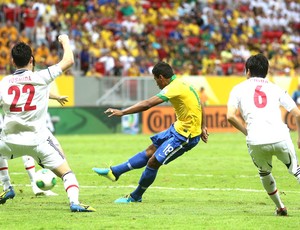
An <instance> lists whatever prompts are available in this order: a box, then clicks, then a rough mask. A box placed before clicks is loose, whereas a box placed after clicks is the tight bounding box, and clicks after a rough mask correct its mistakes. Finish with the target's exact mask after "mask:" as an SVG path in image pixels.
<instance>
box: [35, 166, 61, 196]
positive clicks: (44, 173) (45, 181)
mask: <svg viewBox="0 0 300 230" xmlns="http://www.w3.org/2000/svg"><path fill="white" fill-rule="evenodd" d="M35 183H36V186H38V187H39V188H40V189H42V190H44V191H47V190H50V189H52V188H53V187H54V186H55V185H56V175H55V174H54V173H53V172H52V171H51V170H50V169H40V170H38V171H37V172H36V173H35Z"/></svg>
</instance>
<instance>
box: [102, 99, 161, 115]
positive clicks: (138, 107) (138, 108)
mask: <svg viewBox="0 0 300 230" xmlns="http://www.w3.org/2000/svg"><path fill="white" fill-rule="evenodd" d="M162 102H164V101H163V100H162V99H161V98H159V97H158V96H153V97H151V98H149V99H147V100H144V101H140V102H138V103H136V104H134V105H132V106H130V107H128V108H126V109H123V110H119V109H114V108H108V109H107V110H106V111H104V113H105V114H108V117H112V116H123V115H126V114H133V113H139V112H142V111H145V110H147V109H150V108H151V107H153V106H156V105H158V104H161V103H162Z"/></svg>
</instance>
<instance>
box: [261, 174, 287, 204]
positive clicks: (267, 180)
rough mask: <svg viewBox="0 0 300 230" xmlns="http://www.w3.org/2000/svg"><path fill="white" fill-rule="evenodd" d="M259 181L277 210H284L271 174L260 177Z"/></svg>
mask: <svg viewBox="0 0 300 230" xmlns="http://www.w3.org/2000/svg"><path fill="white" fill-rule="evenodd" d="M260 180H261V182H262V184H263V186H264V188H265V190H266V191H267V193H268V195H269V196H270V198H271V199H272V200H273V202H274V203H275V205H276V207H277V208H284V204H283V203H282V201H281V199H280V196H279V193H278V191H277V188H276V181H275V179H274V177H273V176H272V174H271V173H270V174H269V175H267V176H260Z"/></svg>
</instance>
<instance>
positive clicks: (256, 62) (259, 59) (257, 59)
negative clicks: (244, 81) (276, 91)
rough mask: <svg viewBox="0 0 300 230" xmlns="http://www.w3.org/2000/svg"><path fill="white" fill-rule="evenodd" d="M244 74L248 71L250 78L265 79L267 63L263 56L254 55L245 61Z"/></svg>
mask: <svg viewBox="0 0 300 230" xmlns="http://www.w3.org/2000/svg"><path fill="white" fill-rule="evenodd" d="M245 67H246V72H247V71H248V70H249V71H250V76H251V77H261V78H265V77H266V76H267V74H268V69H269V61H268V59H267V58H266V57H265V56H264V55H263V54H256V55H253V56H251V57H250V58H248V60H247V61H246V66H245Z"/></svg>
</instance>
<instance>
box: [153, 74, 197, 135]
mask: <svg viewBox="0 0 300 230" xmlns="http://www.w3.org/2000/svg"><path fill="white" fill-rule="evenodd" d="M157 96H158V97H160V98H161V99H163V100H164V101H166V102H167V101H170V103H171V104H172V105H173V107H174V109H175V113H176V118H177V120H176V121H175V123H174V127H175V130H176V131H177V132H178V133H179V134H181V135H182V136H185V137H189V136H190V137H195V136H198V135H200V134H201V122H202V109H201V106H200V99H199V96H198V93H197V91H196V90H195V88H194V87H193V86H192V85H191V84H190V83H187V82H185V80H184V78H176V76H175V75H174V76H172V79H171V83H170V84H169V85H167V86H166V87H165V88H163V89H162V90H161V91H160V92H159V93H158V94H157Z"/></svg>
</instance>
